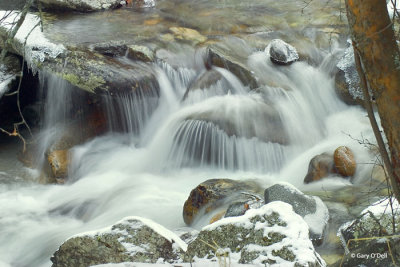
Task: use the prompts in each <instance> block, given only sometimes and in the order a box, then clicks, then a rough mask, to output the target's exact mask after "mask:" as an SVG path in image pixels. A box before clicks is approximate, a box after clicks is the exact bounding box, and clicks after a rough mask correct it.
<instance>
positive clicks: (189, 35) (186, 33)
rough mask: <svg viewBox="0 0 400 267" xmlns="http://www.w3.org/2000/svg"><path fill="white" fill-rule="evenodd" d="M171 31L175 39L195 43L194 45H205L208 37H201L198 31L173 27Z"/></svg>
mask: <svg viewBox="0 0 400 267" xmlns="http://www.w3.org/2000/svg"><path fill="white" fill-rule="evenodd" d="M169 30H170V31H171V32H172V33H173V34H174V36H175V38H177V39H181V40H186V41H190V42H193V43H194V44H198V43H204V42H205V41H207V37H205V36H203V35H201V34H200V33H199V32H198V31H196V30H194V29H190V28H184V27H171V28H169Z"/></svg>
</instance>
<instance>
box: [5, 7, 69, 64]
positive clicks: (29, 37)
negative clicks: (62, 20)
mask: <svg viewBox="0 0 400 267" xmlns="http://www.w3.org/2000/svg"><path fill="white" fill-rule="evenodd" d="M19 16H20V14H19V12H17V11H0V18H1V17H5V19H4V20H2V21H0V39H3V40H5V39H6V38H7V37H8V34H9V32H10V31H11V30H12V29H13V28H14V25H15V22H16V21H18V19H19ZM11 45H12V51H11V52H14V53H16V54H18V55H20V56H23V57H24V58H25V60H26V61H27V62H28V64H29V65H30V67H34V66H33V62H36V63H40V62H43V61H44V60H45V59H46V58H47V57H51V58H56V57H57V56H59V55H60V54H62V53H63V52H65V47H64V46H63V45H60V44H54V43H52V42H50V41H49V40H48V39H47V38H46V37H45V36H44V34H43V32H42V31H41V30H40V18H39V17H38V16H36V15H33V14H27V16H26V18H25V20H24V22H23V24H22V25H21V27H20V28H19V30H18V32H17V34H16V35H15V37H14V39H13V41H12V44H11Z"/></svg>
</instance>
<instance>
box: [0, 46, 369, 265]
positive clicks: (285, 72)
mask: <svg viewBox="0 0 400 267" xmlns="http://www.w3.org/2000/svg"><path fill="white" fill-rule="evenodd" d="M191 53H192V54H191ZM195 53H196V52H195V51H189V52H188V51H185V52H184V53H182V54H183V55H184V56H182V55H177V56H176V57H174V56H173V55H170V58H172V59H174V60H175V61H178V62H180V63H181V64H175V63H176V62H175V61H173V62H170V61H169V60H167V59H166V60H163V61H161V60H160V61H159V62H156V63H154V65H153V66H152V71H154V73H155V74H156V76H157V81H158V87H157V88H150V89H148V90H146V91H143V90H141V89H139V90H138V91H136V92H132V93H129V94H126V93H125V94H121V95H116V96H102V97H100V100H99V101H100V102H99V106H100V107H101V108H102V110H101V112H104V113H105V117H106V120H107V122H106V123H107V129H108V131H105V132H104V133H103V135H102V136H98V137H96V138H90V139H85V140H84V142H81V143H79V144H76V145H75V146H73V147H72V148H71V149H70V155H71V164H70V167H69V168H70V169H69V174H70V176H71V178H70V180H69V181H67V183H66V184H65V185H62V186H59V185H39V184H34V185H32V184H27V183H22V185H21V184H20V183H17V182H15V183H8V184H7V183H1V180H0V210H1V216H0V265H2V264H4V265H5V266H21V267H25V266H50V265H51V263H50V260H49V259H50V256H51V255H52V254H53V253H54V251H55V250H56V249H57V248H58V247H59V246H60V244H61V243H62V242H63V241H64V240H66V239H67V238H69V237H70V236H72V235H75V234H77V233H80V232H84V231H88V230H93V229H96V228H102V227H105V226H107V225H110V224H113V223H114V222H115V221H118V220H119V219H121V218H123V217H125V216H131V215H137V216H142V217H146V218H149V219H152V220H154V221H156V222H158V223H161V224H163V225H164V226H166V227H169V228H171V229H177V228H179V227H183V226H184V222H183V220H182V215H181V214H182V205H183V203H184V202H185V200H186V199H187V197H188V195H189V193H190V191H191V190H192V189H193V188H194V187H196V186H197V185H198V184H200V183H201V182H204V181H205V180H207V179H211V178H221V177H227V178H232V179H248V178H257V179H259V180H260V181H262V183H264V184H265V185H268V184H272V183H274V182H276V181H288V182H290V183H292V184H294V185H296V186H298V187H299V188H301V189H307V188H312V187H308V186H309V185H303V179H304V176H305V174H306V172H307V167H308V163H309V161H310V159H311V158H312V157H313V156H315V155H317V154H320V153H322V152H325V151H333V150H334V149H335V148H336V147H338V146H340V145H348V146H350V147H351V148H352V150H353V151H354V152H355V154H356V155H357V156H358V158H357V161H359V162H368V161H369V160H370V156H369V155H368V154H367V153H365V150H364V148H363V147H362V146H360V145H359V144H358V143H357V142H356V141H355V140H352V139H350V138H345V137H347V136H346V135H344V133H343V132H345V134H350V135H352V136H356V137H357V136H359V135H360V133H361V134H362V135H363V136H364V137H365V138H367V139H368V138H369V139H371V140H373V133H372V131H371V129H370V125H369V122H368V119H367V118H366V117H365V115H364V112H363V111H362V109H361V108H359V107H349V106H347V105H345V104H343V103H342V102H341V101H340V100H339V99H338V98H337V96H336V95H335V92H334V82H333V78H332V77H330V76H329V70H328V69H327V68H328V67H327V66H326V64H325V65H323V66H322V65H321V67H319V66H311V65H309V64H307V63H306V62H295V63H293V64H292V65H290V66H276V65H273V64H272V63H271V62H270V61H269V59H268V57H267V56H266V55H265V54H263V53H262V52H253V53H252V54H251V55H250V57H249V59H248V62H247V65H248V66H249V68H250V69H251V71H252V72H253V73H254V75H255V76H256V77H257V78H258V82H259V84H260V87H259V88H256V89H253V90H251V89H250V88H249V87H247V86H246V85H243V84H242V83H241V82H240V81H239V80H238V78H237V77H235V75H234V74H232V73H231V72H229V71H228V70H226V69H221V68H218V67H215V66H213V67H212V68H209V69H206V68H205V67H204V64H203V62H204V58H202V60H199V58H198V56H196V55H195ZM201 56H204V55H203V54H201ZM193 58H194V60H193ZM193 61H194V62H193ZM198 62H200V63H198ZM202 64H203V65H202ZM41 84H42V94H43V98H44V99H45V100H44V101H45V105H44V109H43V115H42V118H43V119H42V129H41V133H40V134H39V137H38V140H39V141H38V142H39V144H40V149H39V150H40V151H39V152H38V155H40V157H41V160H43V155H44V154H45V152H46V149H48V147H49V146H51V144H53V143H54V142H55V140H57V138H60V136H63V135H64V134H65V131H66V130H65V129H66V128H68V127H70V125H71V124H73V125H75V124H74V123H75V122H76V121H78V122H79V123H80V124H79V123H78V128H79V125H83V124H84V123H87V122H88V121H87V119H86V117H85V116H86V115H87V112H88V110H87V107H86V106H87V105H86V104H87V103H86V102H85V101H86V96H85V94H83V93H79V92H77V91H76V90H75V89H74V88H72V87H71V86H70V85H69V84H68V83H66V82H65V81H63V80H62V79H60V78H58V77H56V76H52V75H50V74H47V73H41ZM189 89H190V90H189ZM78 99H81V100H82V101H78ZM368 168H370V167H369V166H368V165H360V168H359V169H358V170H357V173H356V177H355V183H357V182H359V183H360V182H362V181H363V179H364V177H365V176H366V175H365V173H366V172H367V171H368V170H369V169H368ZM343 183H345V182H343V180H340V181H339V179H337V180H335V179H333V180H331V181H329V183H328V185H329V186H342V185H343ZM310 186H311V185H310ZM319 186H321V185H319ZM199 227H201V225H200V226H199Z"/></svg>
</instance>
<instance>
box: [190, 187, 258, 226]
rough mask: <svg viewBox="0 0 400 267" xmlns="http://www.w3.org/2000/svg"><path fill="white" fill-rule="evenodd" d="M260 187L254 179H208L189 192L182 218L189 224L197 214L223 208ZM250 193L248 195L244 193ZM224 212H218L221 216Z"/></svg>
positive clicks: (254, 192)
mask: <svg viewBox="0 0 400 267" xmlns="http://www.w3.org/2000/svg"><path fill="white" fill-rule="evenodd" d="M261 192H262V188H261V187H260V186H259V184H258V183H256V182H255V181H251V180H248V181H236V180H231V179H210V180H207V181H205V182H203V183H201V184H199V185H198V186H197V187H196V188H195V189H193V190H192V191H191V192H190V195H189V197H188V199H187V200H186V201H185V204H184V205H183V220H184V221H185V223H186V224H187V225H191V224H192V223H193V222H194V221H195V220H196V217H197V216H198V215H199V214H207V213H210V212H213V211H216V210H218V209H221V208H222V207H224V206H225V208H226V207H227V206H228V205H229V204H230V203H233V202H236V201H238V200H240V199H242V200H247V199H249V196H251V195H252V194H259V193H261ZM246 193H250V195H248V194H246ZM223 215H224V214H220V217H219V218H221V217H222V216H223Z"/></svg>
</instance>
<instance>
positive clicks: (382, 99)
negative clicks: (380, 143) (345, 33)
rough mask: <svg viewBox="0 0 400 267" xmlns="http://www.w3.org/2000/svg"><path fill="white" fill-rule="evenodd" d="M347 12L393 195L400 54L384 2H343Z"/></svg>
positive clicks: (399, 174) (399, 163) (399, 181)
mask: <svg viewBox="0 0 400 267" xmlns="http://www.w3.org/2000/svg"><path fill="white" fill-rule="evenodd" d="M346 8H347V18H348V21H349V25H350V31H351V34H352V39H353V44H354V45H355V47H354V49H355V50H356V51H357V52H358V54H359V55H360V57H361V61H362V65H363V69H364V72H365V76H366V78H367V81H368V84H369V86H370V88H371V89H372V92H373V96H374V97H375V100H376V105H377V107H378V112H379V116H380V118H381V123H382V127H383V130H384V132H385V135H386V137H387V140H388V144H389V149H390V161H391V162H390V163H391V166H390V168H387V170H388V172H391V174H390V175H389V176H392V179H391V185H392V188H393V191H394V192H395V193H396V192H399V189H400V51H399V48H398V46H397V43H396V39H395V35H394V30H393V24H392V22H391V20H390V18H389V14H388V11H387V7H386V1H385V0H346ZM355 56H357V53H355ZM395 195H396V198H397V199H398V200H399V198H400V196H399V195H398V194H395Z"/></svg>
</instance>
